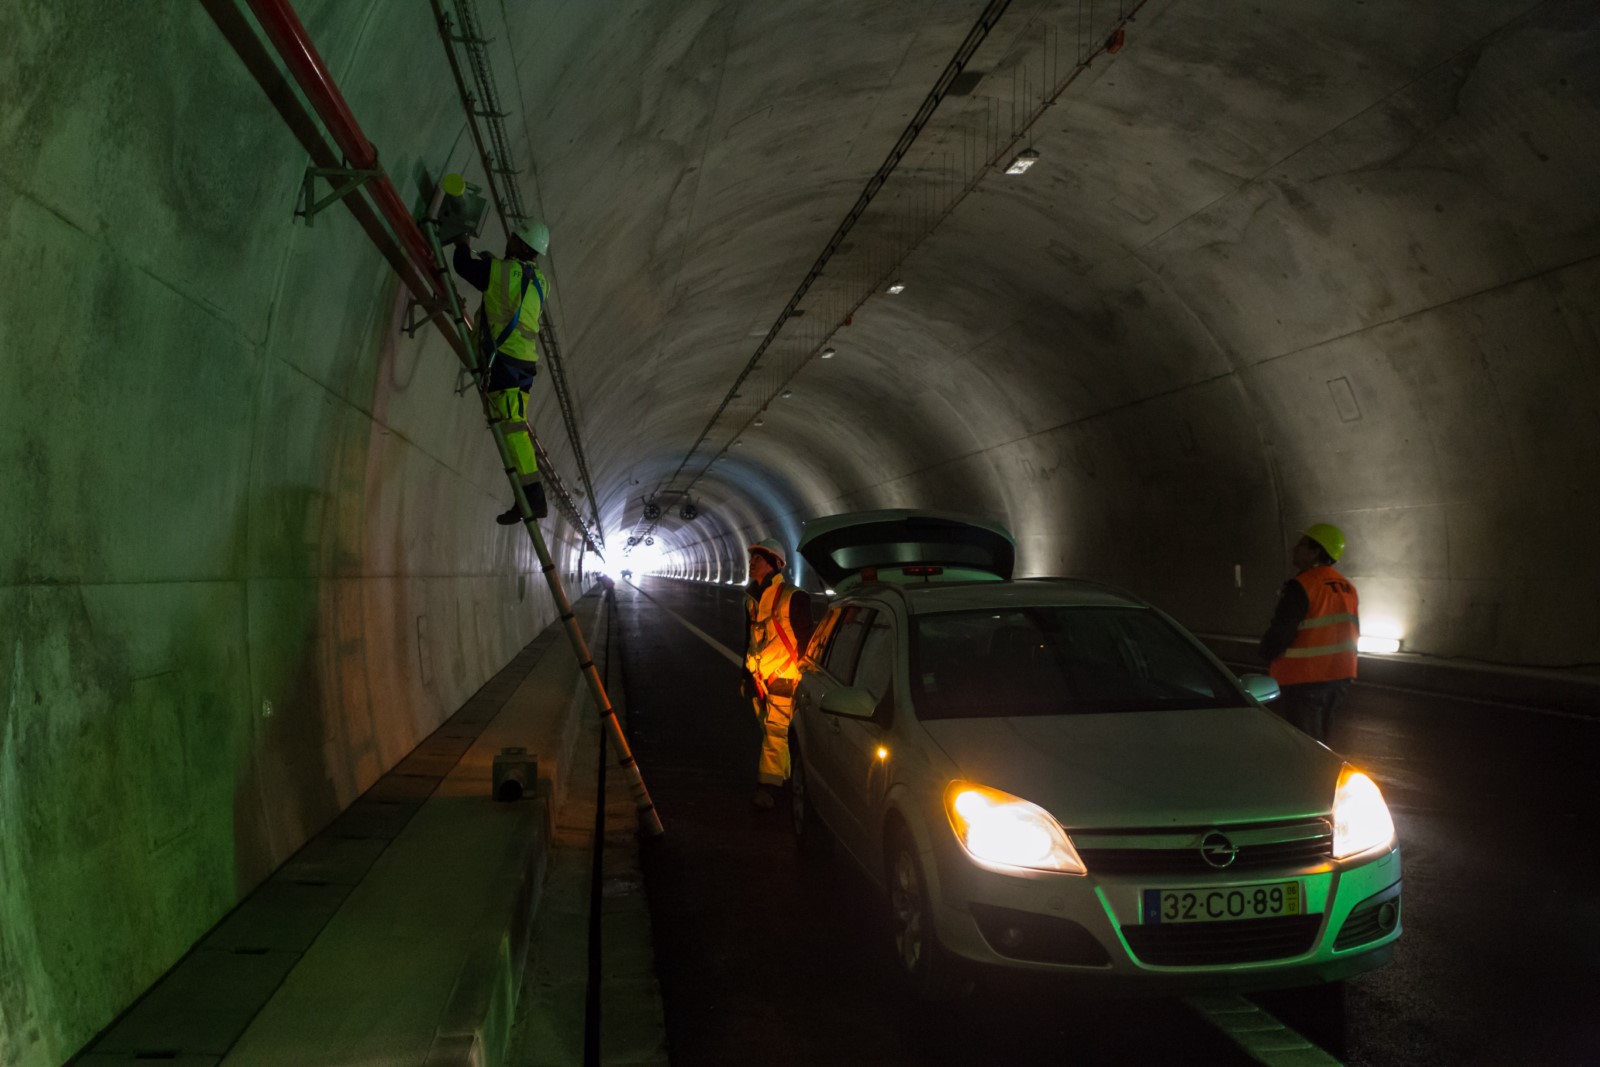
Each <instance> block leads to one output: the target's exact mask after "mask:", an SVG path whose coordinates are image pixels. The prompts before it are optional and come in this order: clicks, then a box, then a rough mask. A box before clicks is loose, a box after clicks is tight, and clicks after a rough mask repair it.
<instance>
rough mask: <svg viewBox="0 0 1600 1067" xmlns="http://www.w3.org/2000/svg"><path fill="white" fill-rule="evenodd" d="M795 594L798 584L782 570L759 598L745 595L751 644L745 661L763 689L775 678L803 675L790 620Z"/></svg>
mask: <svg viewBox="0 0 1600 1067" xmlns="http://www.w3.org/2000/svg"><path fill="white" fill-rule="evenodd" d="M793 598H794V587H793V586H791V585H790V584H789V583H788V582H785V581H784V580H783V575H781V574H776V575H773V578H772V581H771V582H770V583H768V585H767V587H766V588H765V589H763V590H762V591H761V596H760V597H759V598H756V597H749V596H747V597H745V614H746V615H747V616H748V617H749V619H750V647H749V648H748V649H747V650H746V651H745V656H744V663H745V666H746V667H748V668H750V673H751V674H753V675H755V676H756V681H757V683H759V684H760V686H761V689H762V691H763V692H765V691H766V690H767V688H768V687H769V685H770V684H771V682H772V680H773V679H774V678H799V677H800V648H799V643H798V642H797V641H796V639H795V633H794V626H793V625H792V624H791V623H790V621H789V601H790V600H792V599H793Z"/></svg>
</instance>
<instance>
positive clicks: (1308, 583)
mask: <svg viewBox="0 0 1600 1067" xmlns="http://www.w3.org/2000/svg"><path fill="white" fill-rule="evenodd" d="M1294 580H1295V581H1296V582H1298V583H1300V587H1301V588H1302V589H1304V590H1305V593H1306V615H1305V618H1304V619H1301V620H1300V626H1299V628H1298V629H1297V630H1296V631H1295V637H1294V641H1293V642H1292V643H1291V644H1290V645H1289V647H1288V648H1287V649H1285V650H1284V652H1283V655H1281V656H1279V657H1277V658H1276V659H1274V660H1273V661H1272V666H1271V668H1270V670H1271V672H1272V677H1274V678H1276V679H1277V680H1278V684H1279V685H1307V684H1310V683H1312V682H1338V681H1343V680H1344V679H1346V678H1354V677H1355V676H1356V638H1357V637H1358V636H1360V633H1361V618H1360V614H1359V612H1358V610H1357V609H1358V607H1359V604H1358V601H1357V598H1356V587H1355V586H1354V585H1351V584H1350V580H1349V579H1348V578H1346V577H1345V576H1344V575H1342V574H1340V573H1339V572H1338V571H1336V570H1334V569H1333V568H1332V567H1309V568H1307V569H1306V570H1303V571H1301V572H1300V573H1299V574H1297V575H1295V578H1294Z"/></svg>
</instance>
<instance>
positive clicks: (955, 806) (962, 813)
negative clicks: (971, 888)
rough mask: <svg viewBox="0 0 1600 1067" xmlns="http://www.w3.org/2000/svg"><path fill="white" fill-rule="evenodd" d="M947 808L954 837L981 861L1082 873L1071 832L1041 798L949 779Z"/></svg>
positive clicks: (1001, 867)
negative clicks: (1037, 800)
mask: <svg viewBox="0 0 1600 1067" xmlns="http://www.w3.org/2000/svg"><path fill="white" fill-rule="evenodd" d="M944 810H945V814H946V815H948V816H949V817H950V826H951V828H952V829H954V830H955V832H956V840H957V841H960V842H961V847H962V848H964V849H966V850H967V855H969V856H971V857H972V859H973V862H975V863H977V864H978V866H980V867H987V868H989V869H990V870H996V871H1006V870H1012V869H1015V868H1019V867H1020V868H1023V869H1025V870H1033V871H1060V872H1063V873H1065V874H1083V873H1084V867H1083V860H1081V859H1079V858H1078V850H1077V849H1075V848H1073V847H1072V841H1071V840H1070V839H1069V838H1068V837H1067V832H1066V831H1065V830H1063V829H1062V828H1061V824H1060V823H1058V822H1056V821H1055V819H1053V818H1051V817H1050V813H1049V812H1047V811H1045V810H1044V809H1043V808H1041V807H1039V805H1037V804H1030V803H1028V802H1027V801H1026V800H1022V799H1020V798H1018V797H1014V796H1012V795H1011V794H1010V793H1002V792H1000V790H998V789H990V788H989V787H988V786H982V785H974V784H973V783H971V782H951V783H950V788H948V789H946V790H945V792H944Z"/></svg>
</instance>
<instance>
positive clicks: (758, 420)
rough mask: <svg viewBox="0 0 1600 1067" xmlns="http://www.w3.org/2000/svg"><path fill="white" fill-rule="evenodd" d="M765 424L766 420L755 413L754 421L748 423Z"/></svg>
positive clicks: (753, 424) (754, 424)
mask: <svg viewBox="0 0 1600 1067" xmlns="http://www.w3.org/2000/svg"><path fill="white" fill-rule="evenodd" d="M766 424H767V420H766V419H763V418H762V417H761V416H760V415H757V416H756V421H755V422H752V423H751V424H750V425H752V426H765V425H766Z"/></svg>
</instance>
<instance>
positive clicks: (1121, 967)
mask: <svg viewBox="0 0 1600 1067" xmlns="http://www.w3.org/2000/svg"><path fill="white" fill-rule="evenodd" d="M799 551H800V553H801V554H802V555H803V556H804V557H805V559H806V560H807V561H808V562H809V563H810V564H811V566H812V567H814V568H815V569H816V572H817V574H818V576H819V577H820V578H821V579H822V581H823V582H824V583H825V584H826V585H828V586H830V587H832V588H833V589H834V590H836V591H837V593H838V596H837V598H836V599H835V600H834V602H833V603H832V605H831V606H830V607H829V609H828V611H827V613H826V615H825V616H824V618H823V619H822V621H821V623H820V624H819V625H818V627H817V631H816V634H815V636H814V638H813V639H812V642H811V645H810V646H809V649H808V653H807V656H806V661H805V664H804V666H803V670H802V677H801V681H800V685H799V688H798V690H797V692H796V700H795V717H794V721H793V724H792V727H791V734H790V739H791V755H792V771H791V773H792V776H793V778H792V784H793V796H792V800H793V802H792V806H791V811H792V818H793V823H794V829H795V832H796V834H797V835H799V836H800V838H801V839H802V842H803V843H805V842H809V841H813V840H829V839H831V840H833V841H834V842H836V843H837V845H838V846H839V847H840V848H841V849H842V850H843V852H845V853H846V854H848V856H849V857H851V858H852V859H853V860H854V861H855V862H856V863H858V864H859V865H860V866H861V868H862V869H863V870H864V871H865V872H866V873H867V875H868V877H869V878H871V879H872V880H873V882H874V883H875V884H876V885H877V886H878V887H879V888H880V890H881V891H882V892H883V894H884V896H885V897H886V899H887V902H888V905H889V911H890V915H891V919H892V927H893V932H894V940H895V949H896V953H897V956H898V958H899V962H900V966H901V969H902V971H903V972H904V976H905V978H906V980H907V982H908V984H909V985H910V987H911V988H912V989H913V990H914V991H915V992H916V993H917V994H918V995H920V996H923V997H925V998H929V999H940V998H943V997H948V996H953V995H957V994H959V993H960V992H962V991H963V990H964V989H966V988H968V987H969V985H970V981H971V978H972V976H973V975H975V974H978V975H981V973H982V971H983V968H982V967H981V966H980V967H974V966H972V965H974V964H977V965H988V966H990V967H999V968H1006V969H1011V970H1021V971H1033V972H1040V973H1049V974H1058V975H1069V976H1079V977H1082V978H1083V979H1085V980H1087V981H1090V982H1092V983H1094V984H1096V985H1098V986H1102V987H1105V988H1112V987H1122V986H1134V987H1148V988H1152V989H1157V990H1167V989H1172V990H1178V989H1183V990H1191V989H1201V990H1204V989H1258V988H1268V987H1282V986H1297V985H1312V984H1317V983H1321V982H1332V981H1338V980H1340V979H1342V978H1344V977H1347V976H1349V975H1351V974H1354V973H1356V972H1359V971H1362V970H1366V969H1369V968H1372V967H1375V966H1378V965H1380V964H1382V963H1384V962H1386V961H1387V960H1388V958H1389V956H1390V954H1391V953H1392V951H1393V945H1394V942H1395V940H1396V939H1397V938H1398V937H1399V936H1400V848H1399V844H1398V842H1397V841H1396V838H1395V831H1394V823H1393V821H1392V819H1391V818H1390V815H1389V811H1388V808H1387V807H1386V805H1385V804H1384V801H1383V797H1382V795H1381V794H1380V792H1379V790H1378V786H1377V785H1376V784H1375V783H1374V782H1373V780H1372V779H1371V778H1370V777H1368V776H1367V775H1366V774H1364V773H1362V772H1361V771H1359V770H1358V769H1356V768H1355V767H1353V766H1351V765H1350V764H1348V763H1347V762H1345V761H1344V760H1343V759H1341V758H1340V757H1339V756H1338V755H1336V754H1334V753H1333V752H1331V751H1329V750H1328V749H1327V748H1325V747H1324V746H1323V745H1321V744H1319V743H1318V742H1316V741H1314V740H1312V739H1311V738H1310V737H1307V736H1306V735H1304V734H1302V733H1300V732H1299V731H1298V730H1296V729H1294V728H1293V727H1291V726H1290V725H1288V724H1287V723H1286V722H1284V721H1283V720H1281V719H1280V718H1278V717H1277V716H1275V715H1274V714H1272V713H1271V712H1270V711H1268V710H1267V709H1266V708H1264V707H1263V706H1262V701H1269V700H1271V699H1273V698H1274V697H1276V696H1277V693H1278V687H1277V683H1275V682H1274V681H1272V679H1270V678H1267V677H1265V676H1261V675H1246V676H1245V677H1243V678H1242V679H1241V678H1238V677H1235V676H1234V675H1233V674H1232V673H1231V672H1230V671H1229V670H1228V669H1227V668H1226V667H1224V666H1223V665H1222V663H1221V662H1220V661H1219V660H1217V658H1216V657H1215V656H1213V655H1212V654H1211V653H1210V652H1209V651H1208V650H1207V649H1206V648H1205V647H1204V646H1203V645H1201V644H1200V642H1199V641H1197V640H1196V639H1195V638H1194V637H1193V636H1192V635H1190V634H1189V633H1188V632H1187V631H1186V630H1184V629H1183V628H1182V627H1181V626H1179V625H1178V624H1177V623H1175V622H1174V621H1173V620H1172V619H1170V618H1168V617H1167V616H1166V615H1165V614H1163V613H1162V612H1160V611H1159V610H1157V609H1156V608H1154V607H1152V606H1150V605H1149V604H1147V603H1144V602H1143V601H1141V600H1139V599H1137V598H1135V597H1132V596H1130V595H1128V594H1127V593H1124V592H1121V591H1119V590H1117V589H1113V588H1110V587H1108V586H1104V585H1100V584H1096V583H1093V582H1086V581H1072V580H1056V579H1028V580H1018V581H1013V580H1011V571H1012V561H1013V558H1014V551H1015V549H1014V543H1013V541H1012V539H1011V537H1010V535H1009V534H1008V533H1006V531H1005V530H1004V529H1002V528H1001V527H998V526H994V525H991V524H985V523H980V522H975V521H973V520H969V519H962V518H959V517H956V516H949V515H941V514H937V513H930V512H911V511H898V510H897V511H878V512H862V513H857V514H852V515H841V516H834V517H831V518H827V519H822V520H817V521H813V522H810V523H807V524H806V526H805V529H804V531H803V533H802V539H801V543H800V546H799Z"/></svg>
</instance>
